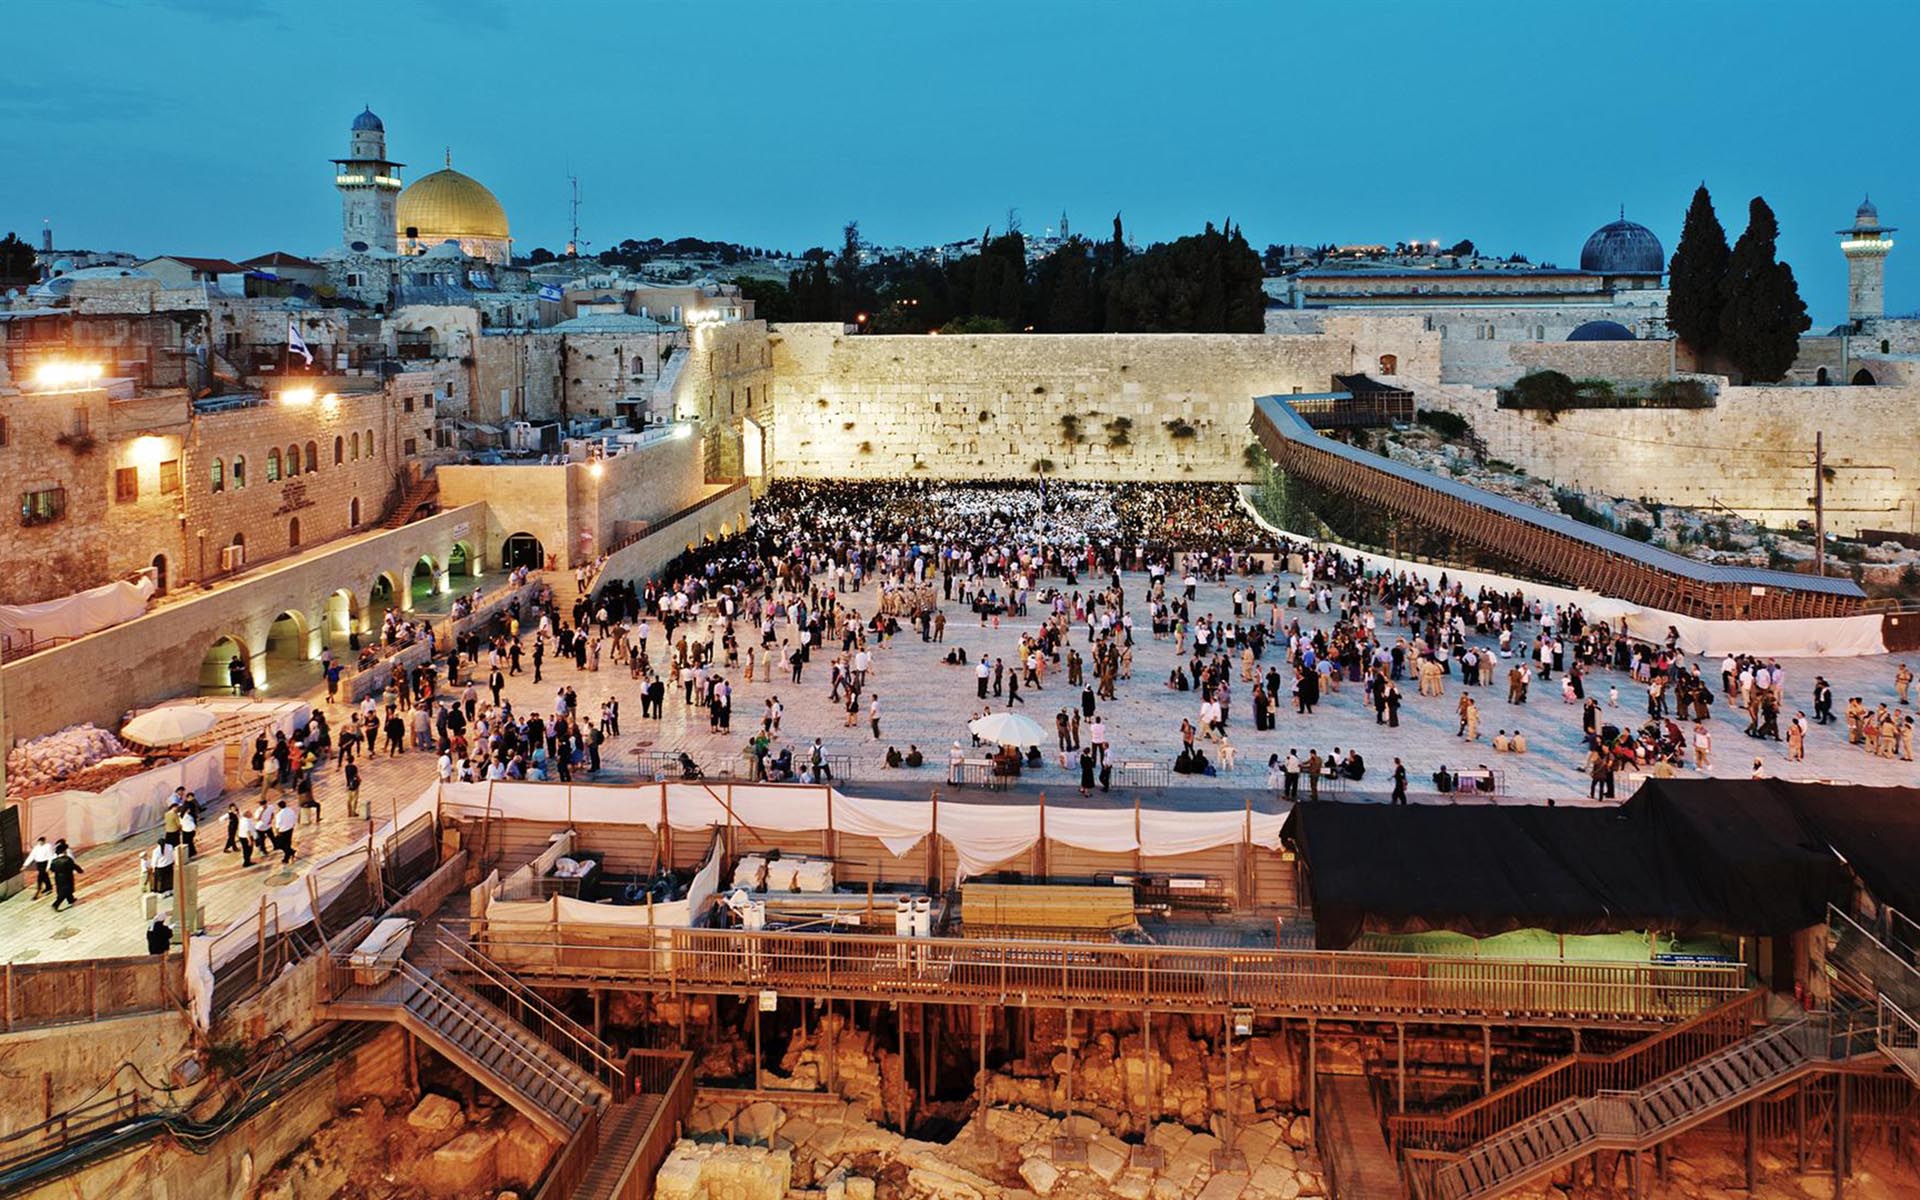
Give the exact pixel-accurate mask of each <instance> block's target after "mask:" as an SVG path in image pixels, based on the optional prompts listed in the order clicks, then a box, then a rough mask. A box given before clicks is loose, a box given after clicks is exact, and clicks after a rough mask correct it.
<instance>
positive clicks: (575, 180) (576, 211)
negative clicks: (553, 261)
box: [567, 172, 587, 258]
mask: <svg viewBox="0 0 1920 1200" xmlns="http://www.w3.org/2000/svg"><path fill="white" fill-rule="evenodd" d="M567 183H568V184H569V185H571V187H572V188H573V202H572V210H573V236H572V237H571V238H569V239H568V240H567V257H568V258H578V257H580V254H581V252H582V251H584V250H585V249H586V248H587V244H586V243H585V242H583V241H581V240H580V177H579V176H578V175H575V174H572V173H571V172H569V173H568V175H567Z"/></svg>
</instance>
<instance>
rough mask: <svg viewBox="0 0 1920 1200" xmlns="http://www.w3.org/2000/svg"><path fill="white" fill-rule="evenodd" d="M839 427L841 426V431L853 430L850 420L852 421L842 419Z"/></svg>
mask: <svg viewBox="0 0 1920 1200" xmlns="http://www.w3.org/2000/svg"><path fill="white" fill-rule="evenodd" d="M840 428H841V430H842V431H844V432H846V433H852V432H853V422H852V421H842V422H840Z"/></svg>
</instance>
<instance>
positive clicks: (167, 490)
mask: <svg viewBox="0 0 1920 1200" xmlns="http://www.w3.org/2000/svg"><path fill="white" fill-rule="evenodd" d="M179 490H180V460H179V459H177V458H170V459H168V460H167V461H165V462H163V463H161V464H160V494H161V495H162V496H171V495H172V494H173V493H175V492H177V491H179Z"/></svg>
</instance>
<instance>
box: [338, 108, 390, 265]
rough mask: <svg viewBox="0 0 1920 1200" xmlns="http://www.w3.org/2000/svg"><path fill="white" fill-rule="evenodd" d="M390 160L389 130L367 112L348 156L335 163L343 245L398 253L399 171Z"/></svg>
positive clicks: (355, 122) (359, 122)
mask: <svg viewBox="0 0 1920 1200" xmlns="http://www.w3.org/2000/svg"><path fill="white" fill-rule="evenodd" d="M403 165H404V164H402V163H397V162H393V161H392V160H390V159H389V158H388V157H387V127H386V126H385V125H383V124H381V122H380V118H379V117H376V116H374V115H373V110H372V109H371V108H368V109H364V110H363V111H362V112H361V113H360V115H359V116H357V117H355V118H354V119H353V128H352V132H351V133H350V134H349V135H348V140H347V156H346V157H345V158H336V159H334V160H333V168H334V170H333V186H334V187H335V188H337V189H339V192H340V242H341V244H342V245H345V246H351V245H353V243H355V242H364V243H366V244H367V245H368V246H373V247H376V248H378V249H381V250H398V249H399V239H398V236H397V234H396V232H395V229H394V221H393V208H394V204H395V203H396V202H397V201H398V200H399V198H400V168H401V167H402V166H403Z"/></svg>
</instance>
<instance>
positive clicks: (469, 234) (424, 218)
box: [394, 167, 508, 244]
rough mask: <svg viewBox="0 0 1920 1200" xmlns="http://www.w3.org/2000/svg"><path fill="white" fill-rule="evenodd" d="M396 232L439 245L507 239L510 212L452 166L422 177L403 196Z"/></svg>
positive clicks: (478, 183)
mask: <svg viewBox="0 0 1920 1200" xmlns="http://www.w3.org/2000/svg"><path fill="white" fill-rule="evenodd" d="M394 225H395V232H396V233H398V234H399V235H400V237H401V238H402V239H403V240H404V239H405V238H406V236H407V230H409V229H415V230H418V231H419V240H420V241H421V242H423V243H428V244H435V243H439V242H443V241H445V240H446V239H448V238H500V239H502V240H504V239H506V237H507V236H508V234H507V210H506V209H504V208H501V207H500V201H498V200H496V199H494V196H493V193H492V192H490V191H488V190H487V189H486V187H485V186H484V185H482V184H481V182H480V181H479V180H477V179H474V178H473V177H472V176H469V175H462V174H461V173H460V172H458V171H456V170H454V169H453V168H452V167H447V168H446V169H444V170H440V171H435V172H434V173H433V174H431V175H422V176H421V177H420V178H418V179H416V180H414V181H413V182H412V183H410V184H408V185H407V187H406V190H404V191H402V192H401V193H400V200H399V203H398V205H397V206H396V207H395V209H394Z"/></svg>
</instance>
